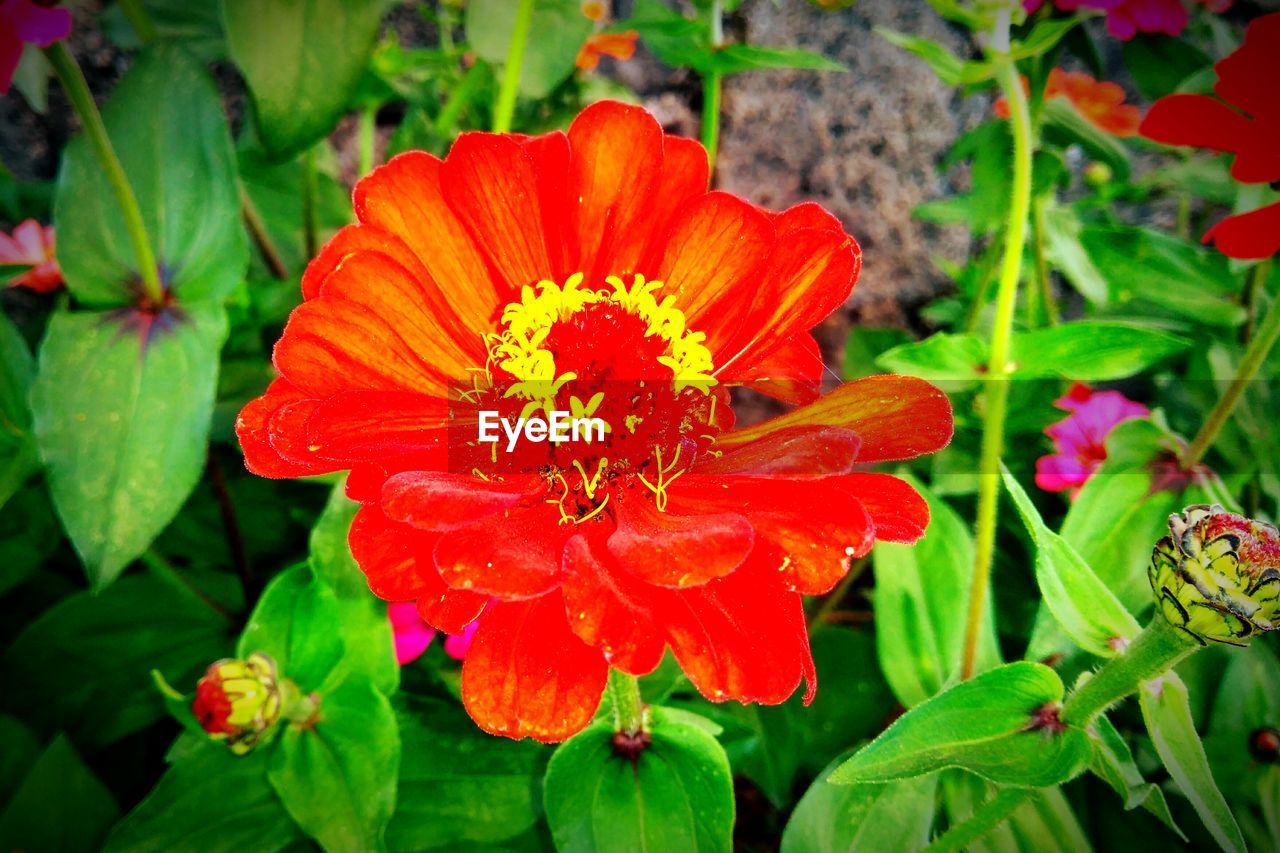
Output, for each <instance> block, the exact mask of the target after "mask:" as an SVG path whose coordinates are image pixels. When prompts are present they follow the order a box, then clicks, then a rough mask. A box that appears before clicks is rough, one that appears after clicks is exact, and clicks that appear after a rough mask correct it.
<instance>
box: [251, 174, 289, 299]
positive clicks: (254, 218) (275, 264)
mask: <svg viewBox="0 0 1280 853" xmlns="http://www.w3.org/2000/svg"><path fill="white" fill-rule="evenodd" d="M240 214H241V216H243V217H244V224H245V227H247V228H248V229H249V236H250V237H252V238H253V243H254V245H255V246H257V247H258V251H259V252H261V253H262V260H263V262H265V263H266V265H267V269H269V270H271V275H272V277H274V278H278V279H281V280H284V279H286V278H288V277H289V268H288V267H287V266H285V262H284V258H282V257H280V250H279V249H277V248H276V244H275V242H274V241H273V240H272V239H271V235H270V234H269V233H268V232H267V224H266V223H265V222H263V221H262V214H261V213H260V212H259V211H258V206H257V205H256V204H254V203H253V198H252V197H250V195H249V191H248V190H246V189H245V188H244V187H243V186H241V187H240Z"/></svg>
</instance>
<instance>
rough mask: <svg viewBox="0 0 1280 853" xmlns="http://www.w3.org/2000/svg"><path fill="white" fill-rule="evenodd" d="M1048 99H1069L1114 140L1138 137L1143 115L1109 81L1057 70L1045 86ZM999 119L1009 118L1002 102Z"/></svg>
mask: <svg viewBox="0 0 1280 853" xmlns="http://www.w3.org/2000/svg"><path fill="white" fill-rule="evenodd" d="M1022 88H1023V89H1027V78H1025V77H1023V78H1022ZM1044 98H1045V100H1046V101H1047V100H1049V99H1051V98H1066V99H1067V100H1068V101H1070V102H1071V105H1072V106H1073V107H1075V108H1076V112H1078V113H1080V115H1081V116H1083V117H1084V118H1085V120H1086V121H1088V122H1089V123H1090V124H1092V125H1093V126H1094V127H1096V128H1098V129H1099V130H1103V131H1106V132H1107V133H1110V134H1111V135H1112V136H1134V135H1136V134H1137V132H1138V122H1139V121H1140V120H1141V119H1142V111H1141V110H1139V109H1138V108H1137V107H1135V106H1134V105H1133V104H1126V103H1125V102H1124V89H1121V88H1120V87H1119V86H1118V85H1117V84H1115V83H1112V82H1111V81H1109V80H1095V79H1093V78H1092V77H1090V76H1089V75H1088V74H1085V73H1084V72H1082V71H1063V70H1062V69H1061V68H1054V69H1053V70H1052V71H1050V72H1049V79H1048V80H1047V81H1046V83H1045V89H1044ZM995 112H996V115H997V116H999V117H1000V118H1004V119H1007V118H1008V117H1009V103H1008V101H1006V100H1005V99H1004V98H999V99H998V100H997V101H996V103H995Z"/></svg>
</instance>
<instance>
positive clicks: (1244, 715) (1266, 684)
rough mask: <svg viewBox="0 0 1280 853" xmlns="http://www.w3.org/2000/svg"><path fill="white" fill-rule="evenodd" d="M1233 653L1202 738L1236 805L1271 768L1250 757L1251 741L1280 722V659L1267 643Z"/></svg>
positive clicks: (1226, 789) (1226, 792) (1253, 789)
mask: <svg viewBox="0 0 1280 853" xmlns="http://www.w3.org/2000/svg"><path fill="white" fill-rule="evenodd" d="M1231 651H1232V653H1231V655H1230V657H1229V659H1228V662H1227V666H1226V671H1225V672H1224V673H1223V675H1222V684H1221V685H1220V686H1219V687H1218V690H1217V697H1216V699H1215V700H1214V703H1213V711H1212V713H1211V714H1210V715H1209V723H1210V726H1209V735H1208V737H1206V738H1205V739H1204V740H1205V752H1207V753H1208V754H1209V755H1211V756H1213V769H1214V772H1215V773H1216V775H1217V777H1218V779H1219V780H1220V787H1221V789H1222V792H1223V794H1224V795H1225V796H1226V797H1228V798H1229V799H1231V801H1232V802H1234V801H1235V800H1236V798H1237V797H1243V798H1249V797H1250V796H1251V795H1253V794H1254V793H1255V792H1256V791H1257V788H1258V785H1259V784H1260V782H1261V781H1262V777H1263V775H1264V773H1265V772H1266V770H1267V767H1266V766H1265V765H1260V764H1259V763H1258V761H1257V759H1256V758H1254V757H1253V755H1252V754H1251V753H1250V751H1249V739H1250V737H1251V736H1252V735H1253V733H1254V732H1256V731H1257V730H1258V729H1261V728H1263V727H1265V726H1271V727H1277V725H1278V724H1280V660H1277V658H1276V654H1275V652H1273V651H1271V649H1270V648H1268V647H1267V645H1266V644H1265V643H1254V644H1252V645H1251V646H1249V648H1247V649H1240V650H1238V651H1237V650H1235V649H1232V650H1231Z"/></svg>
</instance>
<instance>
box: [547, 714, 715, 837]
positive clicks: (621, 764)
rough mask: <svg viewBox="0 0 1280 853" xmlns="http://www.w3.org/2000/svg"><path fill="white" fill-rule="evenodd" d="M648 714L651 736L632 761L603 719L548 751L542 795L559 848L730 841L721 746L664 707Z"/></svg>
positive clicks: (701, 730) (702, 731) (699, 729)
mask: <svg viewBox="0 0 1280 853" xmlns="http://www.w3.org/2000/svg"><path fill="white" fill-rule="evenodd" d="M651 717H652V737H653V741H652V743H651V744H650V745H649V746H648V747H647V748H646V749H644V750H643V751H642V752H641V753H640V755H639V756H638V757H637V759H636V761H635V762H632V761H631V760H629V759H627V758H625V757H623V756H621V755H619V754H618V753H617V752H616V751H615V750H614V747H613V727H612V726H611V725H610V724H609V723H608V722H598V723H594V724H592V725H591V726H588V727H587V728H586V729H584V730H583V731H581V732H579V733H578V734H577V735H575V736H574V737H573V738H571V739H570V740H568V741H566V742H565V743H564V744H563V745H562V746H561V747H560V748H559V749H557V750H556V752H555V754H554V755H553V756H552V757H551V762H550V764H549V765H548V766H547V775H546V779H545V780H544V785H543V788H544V793H543V798H544V803H545V807H546V811H547V822H548V823H549V824H550V826H551V834H552V835H553V836H554V838H555V842H556V849H557V850H559V851H560V853H578V851H613V850H617V851H625V850H635V849H637V848H640V849H645V850H696V851H704V850H723V851H727V850H729V849H730V848H731V845H732V835H733V811H734V800H733V782H732V780H731V779H730V776H729V762H728V760H727V759H726V758H725V754H724V750H723V749H721V748H720V744H719V743H717V742H716V739H715V738H713V737H712V736H711V735H709V734H707V733H706V731H704V730H703V729H702V728H700V727H697V726H691V725H689V724H687V723H684V722H680V721H678V719H677V718H674V717H672V716H668V715H667V714H666V713H665V712H664V710H663V709H662V708H654V709H652V711H651Z"/></svg>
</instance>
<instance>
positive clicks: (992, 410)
mask: <svg viewBox="0 0 1280 853" xmlns="http://www.w3.org/2000/svg"><path fill="white" fill-rule="evenodd" d="M1009 18H1010V11H1009V9H1008V8H1005V9H1002V10H1001V11H1000V12H999V16H998V20H997V22H996V25H995V28H994V30H993V32H992V38H991V45H990V49H991V51H992V52H994V53H995V54H996V58H995V64H996V80H997V81H998V82H999V84H1000V88H1001V90H1002V91H1003V93H1004V96H1005V98H1006V99H1007V101H1008V104H1009V122H1010V125H1011V127H1012V129H1013V194H1012V196H1011V198H1010V200H1009V224H1008V228H1007V230H1006V233H1005V245H1004V258H1003V260H1002V261H1001V265H1000V279H999V284H998V287H997V289H996V317H995V327H994V328H993V329H992V333H991V346H990V358H989V360H988V362H987V375H986V383H985V384H986V391H985V402H986V409H985V412H984V413H983V418H982V451H981V457H980V465H979V480H978V518H977V531H976V536H975V539H976V547H975V551H974V568H973V585H972V589H971V590H970V595H969V613H968V618H967V620H966V625H965V639H964V656H963V658H962V664H961V670H960V673H961V678H964V679H967V678H970V677H972V676H973V672H974V667H975V665H976V662H977V657H978V637H979V633H980V631H981V626H982V614H983V608H984V607H985V606H986V602H987V587H988V586H989V585H990V582H991V565H992V562H993V560H994V558H995V539H996V509H997V502H998V500H999V485H1000V477H999V474H998V469H999V465H1000V456H1001V452H1002V450H1003V447H1004V422H1005V413H1006V410H1007V408H1008V404H1009V379H1008V375H1007V374H1008V371H1009V349H1010V343H1011V340H1012V338H1013V315H1014V310H1015V308H1016V307H1017V303H1018V281H1019V278H1020V277H1021V274H1022V253H1023V250H1024V248H1025V247H1026V242H1027V219H1028V216H1029V215H1030V209H1031V158H1032V154H1033V150H1032V149H1033V147H1034V146H1033V143H1032V136H1031V114H1030V110H1029V108H1028V105H1027V96H1026V94H1025V93H1024V92H1023V90H1022V83H1021V80H1020V79H1019V77H1018V69H1017V66H1016V64H1015V63H1014V61H1013V59H1011V58H1010V57H1009V55H1008V50H1009Z"/></svg>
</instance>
